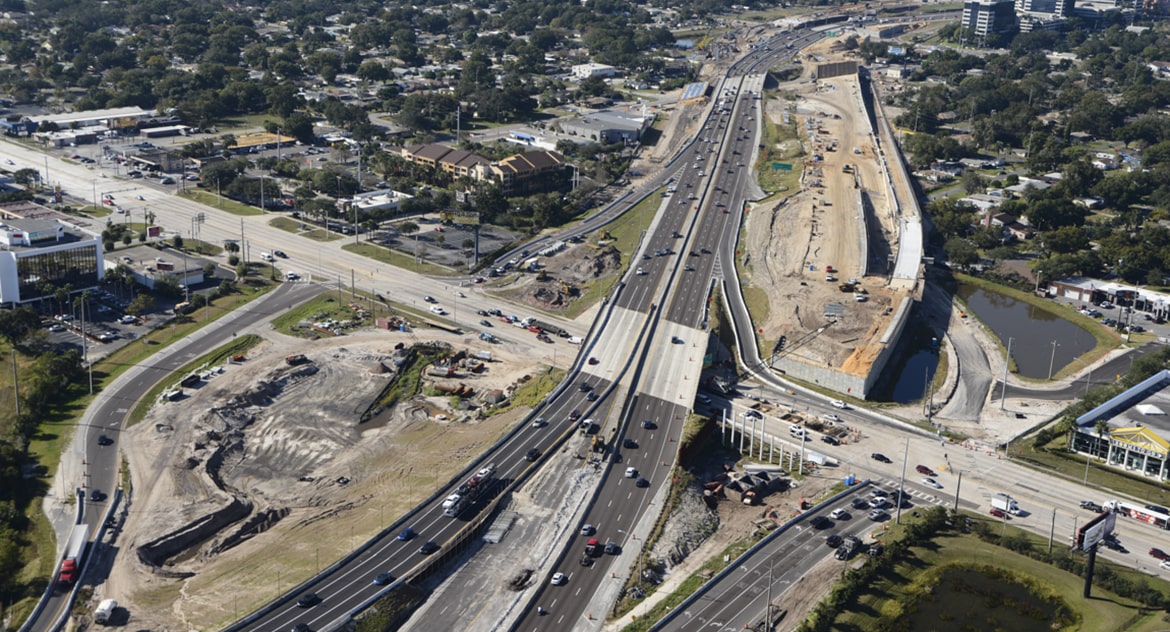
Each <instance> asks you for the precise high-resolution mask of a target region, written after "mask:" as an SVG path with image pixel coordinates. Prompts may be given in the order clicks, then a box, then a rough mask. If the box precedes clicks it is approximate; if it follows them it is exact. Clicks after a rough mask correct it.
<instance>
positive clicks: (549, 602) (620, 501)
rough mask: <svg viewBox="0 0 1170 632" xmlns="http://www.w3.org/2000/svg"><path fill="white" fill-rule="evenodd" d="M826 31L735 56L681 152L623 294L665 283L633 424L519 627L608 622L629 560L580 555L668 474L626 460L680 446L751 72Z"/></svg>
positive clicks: (748, 134) (751, 138) (745, 137)
mask: <svg viewBox="0 0 1170 632" xmlns="http://www.w3.org/2000/svg"><path fill="white" fill-rule="evenodd" d="M820 37H821V35H820V34H818V33H809V32H801V33H795V34H792V33H788V34H783V35H781V36H778V37H776V38H774V39H773V40H772V41H770V42H768V43H767V44H764V45H761V46H760V47H759V48H758V49H757V50H756V51H755V52H753V53H752V54H750V55H749V56H748V57H746V58H745V59H744V60H741V61H740V62H737V63H736V64H735V65H733V66H732V69H731V71H730V72H729V76H728V77H727V78H726V79H725V80H724V81H722V82H720V83H718V84H717V85H716V86H715V87H714V88H713V92H712V95H711V107H710V109H709V111H708V114H707V117H706V120H705V121H704V124H703V125H702V127H701V128H700V130H699V131H698V132H697V133H696V140H695V142H694V143H692V144H691V146H690V147H689V148H688V149H687V150H686V151H684V152H683V154H682V155H681V156H680V159H679V160H678V161H677V163H676V164H677V165H678V166H680V167H681V169H679V170H678V171H677V172H673V173H675V174H677V175H674V176H673V177H672V178H671V179H670V180H669V183H668V189H667V198H666V199H665V200H664V201H663V204H662V207H661V209H660V211H659V213H658V215H657V217H656V220H655V223H654V225H653V227H652V230H651V232H650V233H649V234H648V236H647V238H646V239H645V240H644V243H643V249H642V252H641V253H639V255H638V256H636V257H635V259H634V261H633V262H632V263H631V267H632V268H633V270H632V271H631V272H632V275H630V274H628V275H627V280H626V283H627V286H626V291H625V292H623V294H622V296H621V298H620V299H619V301H618V305H619V306H620V307H622V308H624V309H629V310H636V311H640V312H641V311H652V310H651V306H652V305H657V304H656V303H655V302H654V300H655V297H656V296H657V292H656V291H653V290H650V289H648V288H655V289H658V288H660V287H661V285H662V283H663V282H664V280H665V281H667V282H669V287H668V288H666V290H667V294H666V296H667V298H666V301H665V305H666V307H665V309H664V310H662V316H661V318H660V319H659V320H658V321H657V322H656V325H655V335H654V336H653V337H652V338H651V339H650V340H649V341H648V343H647V346H646V347H645V349H644V350H643V352H642V353H641V356H640V362H639V368H638V370H637V371H636V372H635V375H634V378H633V380H632V381H631V383H632V385H633V386H632V388H631V395H630V396H631V397H632V400H631V402H629V403H630V406H629V413H628V414H627V415H626V417H625V418H624V419H620V420H618V421H617V423H618V425H619V427H620V428H624V429H625V430H624V432H621V433H619V437H618V439H619V443H618V445H619V449H617V451H616V452H615V453H614V455H613V458H612V460H611V462H610V464H609V470H608V472H607V475H606V477H605V478H604V479H603V481H602V484H601V486H600V488H599V489H598V491H597V495H596V497H595V499H594V501H593V503H592V504H591V506H590V508H589V511H588V512H587V513H586V516H585V518H584V519H583V520H582V525H585V524H589V525H594V526H595V528H596V529H597V534H587V533H581V532H580V531H578V532H577V535H575V536H574V537H572V538H570V540H569V541H568V542H566V543H565V547H564V549H563V550H562V553H561V555H560V557H559V558H558V562H557V565H556V567H555V568H553V569H545V570H546V571H547V573H548V575H550V576H551V574H552V573H555V572H562V573H565V574H566V576H567V578H568V579H567V582H566V584H565V585H562V586H555V585H552V584H551V583H549V582H542V583H541V584H540V585H539V586H538V587H537V589H536V591H535V594H534V596H533V599H532V601H531V603H530V606H529V608H528V610H527V612H526V614H525V615H524V617H523V618H522V619H521V620H520V621H518V622H517V623H516V625H515V626H514V628H513V629H516V630H549V629H558V628H563V627H564V626H566V625H572V626H575V627H577V628H585V629H588V628H596V627H599V626H600V624H601V622H600V621H599V620H597V619H591V618H590V617H589V616H588V614H589V612H588V611H589V610H590V609H591V607H593V608H599V609H600V610H601V611H605V610H607V609H608V605H610V604H602V603H597V602H596V601H595V600H598V599H604V597H603V596H599V595H600V594H601V592H602V583H603V582H604V581H605V580H606V579H607V578H612V575H613V573H616V572H620V573H621V574H622V575H623V576H624V575H625V574H626V573H628V569H626V568H620V569H619V568H614V564H616V561H615V560H616V559H617V558H615V557H611V556H606V555H601V556H600V557H596V558H594V559H593V560H592V562H591V563H590V564H589V565H583V564H581V563H580V560H581V559H582V556H583V555H584V552H585V545H586V543H587V542H588V540H589V539H590V538H592V537H596V538H598V539H599V540H600V542H601V543H604V542H606V540H607V539H613V540H615V541H621V538H620V535H619V534H625V533H629V532H630V531H631V529H632V528H633V526H634V525H635V524H636V523H637V521H638V520H639V519H640V518H641V517H642V515H643V513H644V511H645V507H646V505H647V503H646V502H645V499H646V498H649V497H651V496H652V495H653V493H654V491H655V488H656V486H657V485H658V484H660V483H661V482H662V481H661V480H657V479H661V478H662V477H661V476H658V477H653V480H651V485H650V486H649V487H647V488H644V491H642V492H641V493H639V491H638V490H637V488H635V487H634V485H633V482H634V479H631V478H627V477H626V468H628V467H634V468H635V469H636V473H634V474H633V475H634V476H635V477H636V476H637V475H639V474H644V473H645V472H646V469H645V468H646V467H650V468H652V471H659V472H661V471H663V470H664V469H665V468H664V467H663V466H664V465H673V463H674V459H675V456H676V451H677V448H676V446H675V445H674V444H671V443H670V442H671V439H672V438H675V437H677V436H678V434H679V433H680V432H681V420H682V418H683V417H684V416H685V414H686V413H687V412H688V411H689V408H690V404H691V401H692V400H693V398H694V395H695V387H696V384H697V382H698V380H697V377H698V373H699V371H698V368H699V367H698V366H696V365H695V364H694V363H693V360H694V357H693V356H694V355H695V352H694V351H693V349H694V348H696V347H700V348H705V346H706V341H705V332H704V331H702V327H703V325H704V322H703V321H704V320H705V319H706V314H707V299H708V296H709V295H710V289H711V282H712V279H714V278H715V277H716V276H717V270H716V266H717V262H718V265H720V266H732V267H733V266H734V258H733V257H734V240H735V237H736V236H737V232H736V231H737V228H738V225H739V224H738V222H739V220H740V214H741V210H742V206H743V202H744V199H745V197H746V196H747V194H748V192H747V191H746V190H745V189H746V188H747V186H748V184H749V183H750V182H751V181H752V175H751V171H752V168H751V164H752V162H753V158H754V155H755V153H756V143H757V141H756V139H757V138H758V136H759V128H760V121H759V117H760V110H759V105H758V104H759V103H760V101H759V100H757V98H756V95H758V94H760V92H761V91H762V89H763V85H762V84H763V77H762V76H760V75H750V76H749V75H748V73H752V72H754V71H756V70H757V69H758V68H760V67H765V68H766V64H770V63H774V62H775V61H777V60H779V59H781V58H782V57H784V56H788V55H790V54H791V52H790V49H789V48H788V46H790V45H791V46H792V49H796V48H799V47H803V46H806V45H808V44H809V43H811V42H812V41H815V40H817V39H819V38H820ZM749 331H750V329H749ZM601 335H602V336H616V337H617V339H620V338H621V337H622V336H626V335H627V334H626V332H621V331H611V330H610V329H607V330H605V331H603V332H601ZM688 354H689V357H687V356H688ZM688 359H689V360H690V361H691V362H690V363H689V364H688ZM688 377H689V381H686V380H687V378H688ZM676 394H677V395H676ZM643 420H651V423H653V424H655V425H657V427H658V428H659V429H661V430H662V432H659V433H651V434H646V431H645V430H644V429H643V428H642V423H643ZM626 437H628V438H631V439H634V440H635V442H636V443H637V446H638V447H637V448H636V449H630V450H625V449H620V441H621V439H623V438H626ZM663 443H665V445H663Z"/></svg>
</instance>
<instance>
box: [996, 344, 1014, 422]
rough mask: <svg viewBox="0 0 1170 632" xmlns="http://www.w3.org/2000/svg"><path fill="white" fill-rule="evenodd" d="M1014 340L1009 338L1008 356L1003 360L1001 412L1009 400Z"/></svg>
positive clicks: (1000, 394) (1000, 393) (1000, 395)
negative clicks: (1008, 389) (1008, 387)
mask: <svg viewBox="0 0 1170 632" xmlns="http://www.w3.org/2000/svg"><path fill="white" fill-rule="evenodd" d="M1012 340H1014V338H1011V337H1009V338H1008V348H1007V356H1006V357H1004V359H1003V388H1002V389H1001V390H1000V392H999V409H1000V410H1003V407H1004V401H1005V400H1006V399H1007V377H1008V367H1009V366H1011V364H1012Z"/></svg>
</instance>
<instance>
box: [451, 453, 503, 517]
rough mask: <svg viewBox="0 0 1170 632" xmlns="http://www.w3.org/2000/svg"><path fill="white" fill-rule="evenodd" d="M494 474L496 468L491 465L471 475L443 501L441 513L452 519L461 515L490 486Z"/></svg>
mask: <svg viewBox="0 0 1170 632" xmlns="http://www.w3.org/2000/svg"><path fill="white" fill-rule="evenodd" d="M495 473H496V466H495V464H492V465H489V466H487V467H484V468H481V469H480V470H479V471H477V472H476V473H475V474H472V475H471V478H468V479H467V480H466V481H464V482H463V484H462V485H460V486H459V488H458V489H456V490H455V493H453V494H451V495H450V496H447V498H446V499H445V500H443V513H444V514H445V515H447V516H450V517H452V518H455V517H456V516H458V515H459V514H461V513H463V510H464V509H467V507H468V506H470V505H471V504H472V503H474V502H475V501H476V500H478V499H479V497H480V496H481V495H482V494H483V492H484V490H486V489H487V488H488V487H490V486H491V482H492V479H493V477H494V476H495Z"/></svg>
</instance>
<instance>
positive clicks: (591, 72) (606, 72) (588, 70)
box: [569, 64, 617, 81]
mask: <svg viewBox="0 0 1170 632" xmlns="http://www.w3.org/2000/svg"><path fill="white" fill-rule="evenodd" d="M569 72H570V73H571V74H572V76H573V80H574V81H582V80H584V79H588V78H590V77H602V78H605V77H612V76H614V75H615V74H616V72H617V71H616V69H615V68H614V67H613V66H607V65H606V64H577V65H576V66H573V67H572V68H570V69H569Z"/></svg>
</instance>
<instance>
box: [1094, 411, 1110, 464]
mask: <svg viewBox="0 0 1170 632" xmlns="http://www.w3.org/2000/svg"><path fill="white" fill-rule="evenodd" d="M1093 430H1095V431H1096V432H1097V445H1101V443H1102V442H1104V440H1105V435H1107V434H1109V422H1108V421H1106V420H1104V419H1098V420H1097V422H1096V423H1094V424H1093ZM1103 458H1104V459H1105V460H1106V461H1108V460H1109V444H1108V443H1106V444H1105V456H1104V457H1103Z"/></svg>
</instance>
